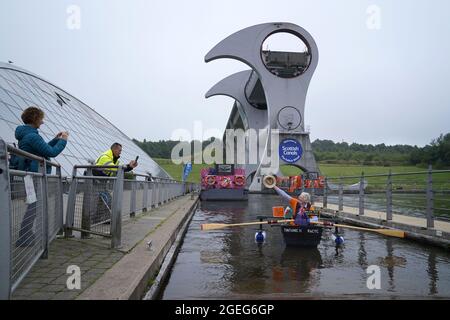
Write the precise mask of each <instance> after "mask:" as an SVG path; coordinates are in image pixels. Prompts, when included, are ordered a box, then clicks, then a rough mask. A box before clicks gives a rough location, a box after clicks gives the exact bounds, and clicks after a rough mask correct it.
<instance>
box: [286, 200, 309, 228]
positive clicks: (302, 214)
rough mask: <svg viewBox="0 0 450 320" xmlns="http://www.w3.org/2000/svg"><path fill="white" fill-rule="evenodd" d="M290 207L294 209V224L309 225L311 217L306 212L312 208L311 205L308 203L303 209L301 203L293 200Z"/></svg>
mask: <svg viewBox="0 0 450 320" xmlns="http://www.w3.org/2000/svg"><path fill="white" fill-rule="evenodd" d="M290 205H291V207H292V211H293V212H294V224H296V225H299V226H307V225H309V217H308V215H307V214H306V211H308V210H309V209H310V208H311V204H310V203H309V202H308V203H307V204H306V205H305V206H303V207H302V205H301V203H300V201H299V200H297V199H294V198H293V199H292V200H291V202H290Z"/></svg>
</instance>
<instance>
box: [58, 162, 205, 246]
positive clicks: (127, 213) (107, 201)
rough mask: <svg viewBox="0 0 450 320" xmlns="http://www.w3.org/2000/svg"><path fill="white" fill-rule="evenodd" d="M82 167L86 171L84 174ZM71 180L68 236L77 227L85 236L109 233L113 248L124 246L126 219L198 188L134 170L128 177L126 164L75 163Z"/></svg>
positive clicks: (66, 232) (67, 221)
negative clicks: (110, 171)
mask: <svg viewBox="0 0 450 320" xmlns="http://www.w3.org/2000/svg"><path fill="white" fill-rule="evenodd" d="M81 169H84V170H85V171H84V172H83V174H81V175H80V174H79V171H80V170H81ZM93 169H114V170H117V175H116V176H114V177H109V176H98V175H93ZM127 175H128V174H127ZM71 180H72V181H71V183H70V190H69V197H68V201H67V220H66V226H65V227H66V231H65V234H66V236H67V237H72V236H74V234H73V231H76V232H78V233H79V235H80V237H81V238H89V237H90V236H91V235H97V236H103V237H109V238H111V247H112V248H118V247H120V246H121V238H122V222H123V221H125V220H128V219H130V218H133V217H135V216H136V213H139V212H145V211H147V210H149V209H151V208H156V207H158V206H160V205H162V204H164V203H167V202H169V201H171V200H173V199H175V198H177V197H179V196H181V195H184V194H186V193H189V192H192V191H194V189H196V188H198V186H196V185H195V184H193V183H187V182H180V181H175V180H171V179H165V178H156V177H151V176H150V175H141V174H133V175H132V177H127V179H125V173H124V168H123V167H122V166H93V165H87V166H81V165H80V166H75V167H74V169H73V173H72V179H71Z"/></svg>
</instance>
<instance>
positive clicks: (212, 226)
mask: <svg viewBox="0 0 450 320" xmlns="http://www.w3.org/2000/svg"><path fill="white" fill-rule="evenodd" d="M292 221H294V219H288V220H267V221H256V222H244V223H230V224H227V223H204V224H202V225H201V230H204V231H205V230H216V229H223V228H229V227H241V226H252V225H258V224H276V223H285V222H292ZM310 223H311V224H318V225H322V226H324V227H339V228H346V229H352V230H360V231H369V232H375V233H379V234H382V235H385V236H388V237H396V238H405V236H406V233H405V232H404V231H401V230H395V229H370V228H363V227H355V226H349V225H345V224H333V223H329V222H328V223H324V222H320V221H319V222H318V221H310Z"/></svg>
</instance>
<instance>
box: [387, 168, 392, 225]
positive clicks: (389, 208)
mask: <svg viewBox="0 0 450 320" xmlns="http://www.w3.org/2000/svg"><path fill="white" fill-rule="evenodd" d="M386 220H387V221H392V171H391V170H389V175H388V179H387V186H386Z"/></svg>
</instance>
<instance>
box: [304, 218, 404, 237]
mask: <svg viewBox="0 0 450 320" xmlns="http://www.w3.org/2000/svg"><path fill="white" fill-rule="evenodd" d="M310 223H311V224H318V225H322V226H325V227H339V228H346V229H352V230H361V231H370V232H376V233H379V234H382V235H385V236H388V237H397V238H404V237H405V236H406V233H405V232H404V231H401V230H395V229H370V228H363V227H355V226H349V225H345V224H333V223H323V222H320V221H319V222H317V221H310Z"/></svg>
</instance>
